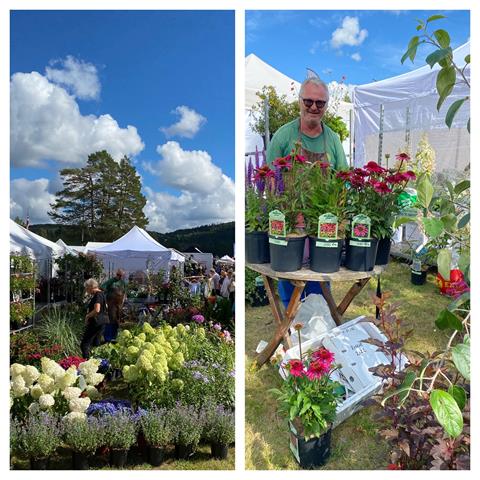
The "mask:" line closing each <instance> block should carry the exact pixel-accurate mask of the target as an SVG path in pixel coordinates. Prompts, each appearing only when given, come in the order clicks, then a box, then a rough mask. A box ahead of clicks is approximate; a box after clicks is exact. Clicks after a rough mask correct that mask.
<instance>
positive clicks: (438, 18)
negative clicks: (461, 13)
mask: <svg viewBox="0 0 480 480" xmlns="http://www.w3.org/2000/svg"><path fill="white" fill-rule="evenodd" d="M441 18H447V17H446V16H445V15H440V14H437V15H432V16H431V17H428V18H427V23H430V22H433V21H434V20H440V19H441Z"/></svg>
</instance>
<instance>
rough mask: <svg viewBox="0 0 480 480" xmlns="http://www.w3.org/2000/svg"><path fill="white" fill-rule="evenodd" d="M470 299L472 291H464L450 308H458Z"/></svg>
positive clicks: (453, 309)
mask: <svg viewBox="0 0 480 480" xmlns="http://www.w3.org/2000/svg"><path fill="white" fill-rule="evenodd" d="M469 301H470V292H465V293H462V294H461V295H460V296H459V297H458V298H456V299H455V300H454V301H453V302H451V303H450V304H449V305H448V307H447V308H448V309H449V310H450V311H451V312H453V311H455V310H456V309H457V308H460V307H461V306H462V305H464V304H465V303H467V302H469Z"/></svg>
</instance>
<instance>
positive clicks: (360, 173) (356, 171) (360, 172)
mask: <svg viewBox="0 0 480 480" xmlns="http://www.w3.org/2000/svg"><path fill="white" fill-rule="evenodd" d="M353 173H354V175H358V176H359V177H368V176H369V175H370V173H369V172H367V171H366V170H364V169H363V168H354V169H353Z"/></svg>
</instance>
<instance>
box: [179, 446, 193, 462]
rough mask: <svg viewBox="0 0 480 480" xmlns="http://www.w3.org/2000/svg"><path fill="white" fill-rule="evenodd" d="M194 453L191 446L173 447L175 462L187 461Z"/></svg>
mask: <svg viewBox="0 0 480 480" xmlns="http://www.w3.org/2000/svg"><path fill="white" fill-rule="evenodd" d="M194 451H195V448H194V446H193V445H175V458H176V459H177V460H188V459H189V458H190V457H191V456H192V455H193V453H194Z"/></svg>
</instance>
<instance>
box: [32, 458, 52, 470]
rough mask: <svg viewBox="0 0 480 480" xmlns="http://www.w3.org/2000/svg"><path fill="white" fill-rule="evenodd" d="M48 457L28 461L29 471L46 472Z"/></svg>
mask: <svg viewBox="0 0 480 480" xmlns="http://www.w3.org/2000/svg"><path fill="white" fill-rule="evenodd" d="M48 460H49V459H48V457H46V458H31V459H30V470H47V468H48Z"/></svg>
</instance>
